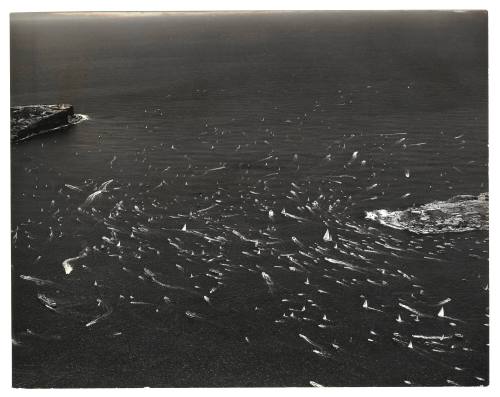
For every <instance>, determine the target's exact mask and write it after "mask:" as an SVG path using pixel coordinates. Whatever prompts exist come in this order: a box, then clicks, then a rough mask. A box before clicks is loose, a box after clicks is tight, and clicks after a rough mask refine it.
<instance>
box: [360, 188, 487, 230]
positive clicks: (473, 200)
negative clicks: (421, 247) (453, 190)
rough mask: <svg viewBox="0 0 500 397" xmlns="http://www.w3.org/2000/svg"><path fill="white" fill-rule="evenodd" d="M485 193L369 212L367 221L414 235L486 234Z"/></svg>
mask: <svg viewBox="0 0 500 397" xmlns="http://www.w3.org/2000/svg"><path fill="white" fill-rule="evenodd" d="M488 203H489V198H488V193H481V194H480V195H478V196H470V195H459V196H454V197H452V198H450V199H449V200H446V201H433V202H432V203H428V204H425V205H422V206H420V207H413V208H408V209H406V210H401V211H388V210H385V209H382V210H375V211H369V212H367V213H366V218H367V219H371V220H374V221H376V222H379V223H380V224H382V225H385V226H389V227H392V228H394V229H401V230H408V231H410V232H413V233H417V234H435V233H443V232H466V231H473V230H488Z"/></svg>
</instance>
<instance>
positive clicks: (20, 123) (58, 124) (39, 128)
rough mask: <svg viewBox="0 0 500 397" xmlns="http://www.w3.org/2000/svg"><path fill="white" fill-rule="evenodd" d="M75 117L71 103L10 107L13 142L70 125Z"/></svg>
mask: <svg viewBox="0 0 500 397" xmlns="http://www.w3.org/2000/svg"><path fill="white" fill-rule="evenodd" d="M73 117H74V110H73V106H71V105H29V106H15V107H11V109H10V138H11V141H12V142H17V141H20V140H23V139H26V138H28V137H30V136H35V135H38V134H43V133H46V132H49V131H58V130H60V129H63V128H66V127H68V126H69V125H70V122H71V119H72V118H73Z"/></svg>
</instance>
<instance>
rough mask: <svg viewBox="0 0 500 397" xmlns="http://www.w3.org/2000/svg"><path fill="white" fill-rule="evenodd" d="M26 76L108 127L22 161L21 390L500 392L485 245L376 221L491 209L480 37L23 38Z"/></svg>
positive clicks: (175, 31) (475, 29) (16, 254)
mask: <svg viewBox="0 0 500 397" xmlns="http://www.w3.org/2000/svg"><path fill="white" fill-rule="evenodd" d="M11 70H12V80H11V93H12V104H13V105H23V104H33V103H71V104H73V105H74V106H75V109H76V111H77V113H83V114H86V115H88V116H89V117H90V119H89V120H87V121H86V122H83V123H81V124H78V125H76V126H74V127H73V128H72V129H71V130H69V131H68V132H66V133H63V134H58V135H52V136H45V137H43V138H38V139H32V140H30V141H27V142H25V143H23V144H19V145H15V146H12V150H11V164H12V261H13V262H12V286H13V294H12V297H13V324H12V325H13V384H14V386H17V387H97V386H98V387H109V386H129V387H134V386H179V387H189V386H205V387H209V386H310V385H314V384H315V383H317V384H320V385H325V386H370V385H376V386H386V385H391V386H404V385H408V384H411V385H455V384H458V385H485V384H487V383H488V382H489V376H488V343H489V337H488V332H489V331H488V321H489V319H488V288H489V287H488V232H487V231H481V230H478V231H469V232H464V233H441V234H432V235H419V234H413V233H410V232H408V231H404V230H393V229H390V228H387V227H385V226H382V225H379V224H378V223H376V222H373V221H372V220H369V219H365V212H366V211H372V210H378V209H387V210H398V209H405V208H408V207H411V206H413V205H414V206H420V205H423V204H427V203H430V202H433V201H436V200H448V199H449V198H451V197H453V196H456V195H462V194H473V195H477V194H479V193H483V192H487V191H488V168H487V167H488V125H487V99H488V98H487V16H486V15H485V14H484V13H445V12H434V13H414V14H408V13H406V14H404V13H392V14H387V13H364V14H352V13H351V14H349V13H342V14H339V13H337V14H336V13H299V14H293V13H276V14H264V13H261V14H254V15H251V14H230V15H221V14H218V15H217V14H194V15H186V14H180V15H172V14H171V15H164V16H156V17H134V18H131V17H129V18H110V17H93V18H91V17H76V16H65V17H62V16H57V17H54V16H48V15H37V16H34V15H24V16H23V15H14V16H13V17H12V19H11ZM110 180H112V181H111V182H110V183H108V184H106V183H105V182H107V181H110ZM103 184H104V185H103ZM94 192H95V194H93V193H94ZM183 229H184V230H183ZM327 230H328V231H329V234H330V236H331V241H324V239H323V237H324V235H325V232H326V231H327ZM68 258H73V259H69V260H68ZM64 261H66V262H64ZM63 262H64V263H65V265H66V266H63ZM442 310H443V311H442ZM311 382H312V383H311Z"/></svg>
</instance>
